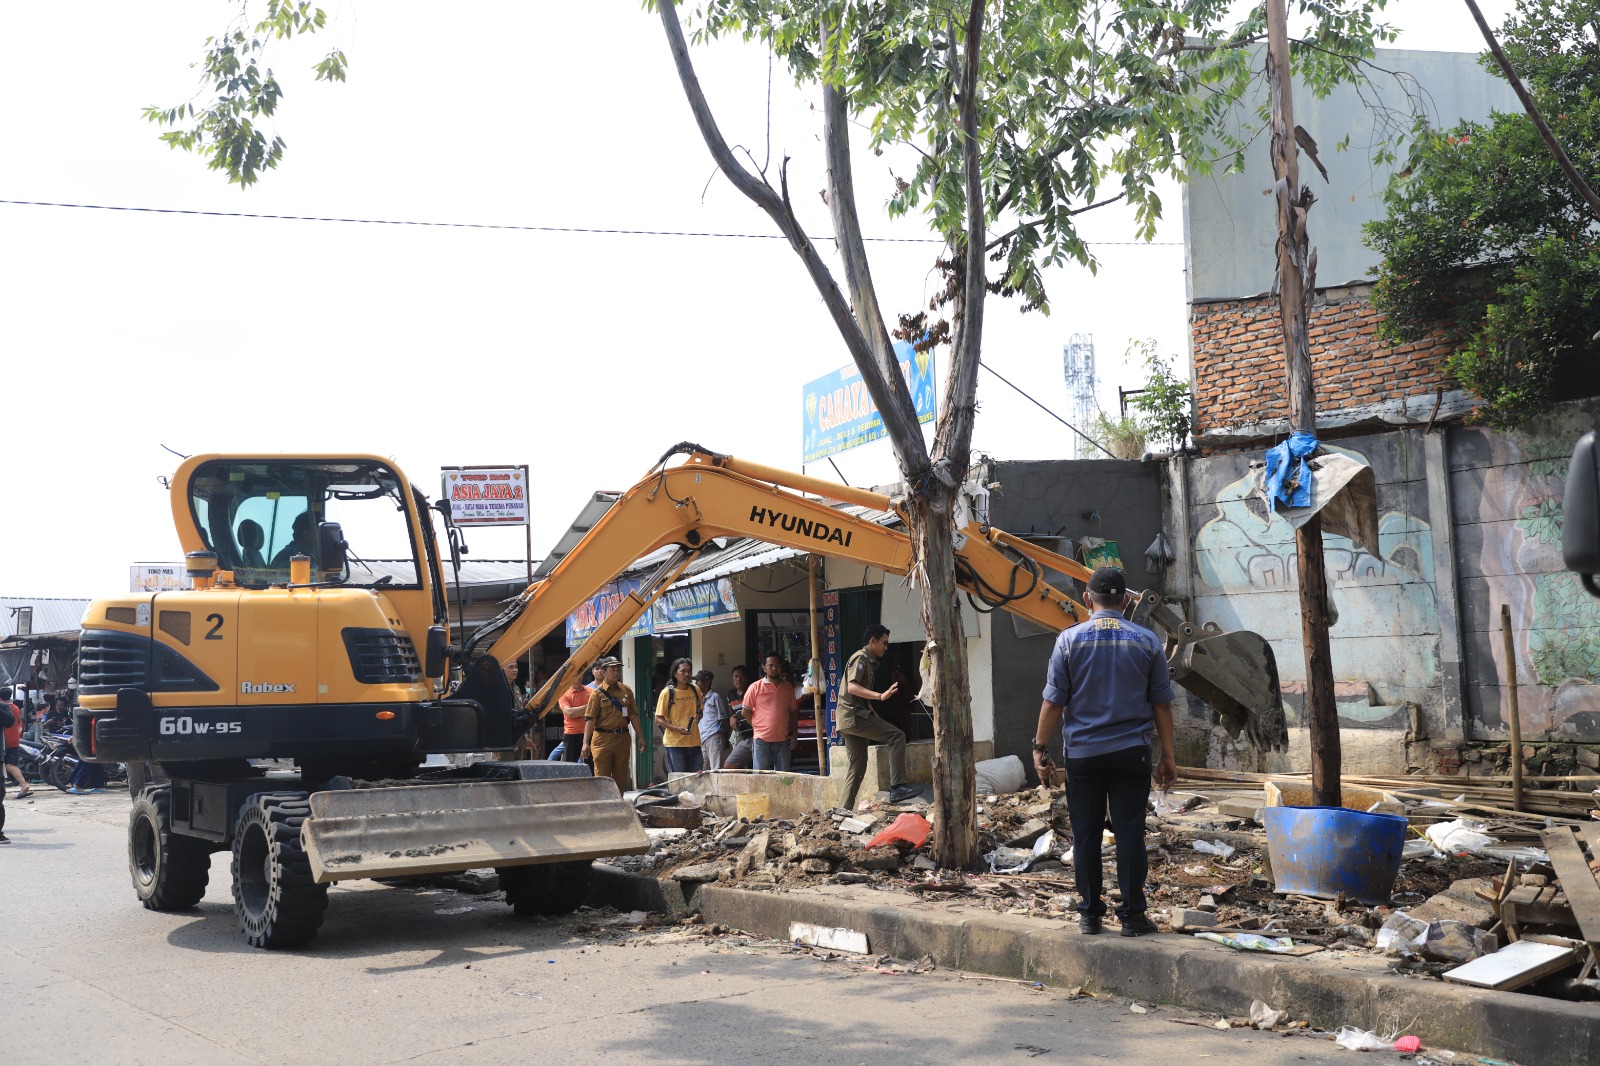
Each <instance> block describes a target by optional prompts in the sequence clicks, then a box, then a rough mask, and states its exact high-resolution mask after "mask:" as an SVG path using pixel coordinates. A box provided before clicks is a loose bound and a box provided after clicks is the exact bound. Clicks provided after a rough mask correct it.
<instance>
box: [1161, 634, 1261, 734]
mask: <svg viewBox="0 0 1600 1066" xmlns="http://www.w3.org/2000/svg"><path fill="white" fill-rule="evenodd" d="M1186 628H1187V627H1186ZM1191 632H1192V631H1191ZM1168 665H1169V666H1170V667H1171V668H1172V680H1173V681H1175V682H1177V683H1178V684H1180V685H1182V686H1183V687H1184V688H1186V689H1188V690H1189V691H1190V692H1193V693H1194V694H1195V695H1196V696H1199V697H1200V698H1201V699H1203V700H1205V701H1206V702H1207V703H1208V704H1210V705H1211V706H1212V708H1214V709H1215V710H1216V712H1217V714H1218V716H1219V720H1220V721H1221V723H1222V725H1223V727H1224V728H1226V729H1227V730H1228V733H1229V735H1230V736H1232V737H1233V738H1234V739H1236V740H1237V739H1238V737H1239V734H1240V733H1244V734H1245V735H1246V736H1247V737H1248V738H1249V741H1250V743H1251V744H1252V745H1253V746H1254V747H1256V748H1258V749H1259V750H1261V751H1268V750H1271V751H1284V750H1285V749H1287V748H1288V746H1289V726H1288V723H1287V722H1286V721H1285V720H1284V715H1283V697H1282V694H1281V693H1280V692H1279V690H1278V660H1277V658H1276V657H1275V656H1274V655H1273V654H1272V645H1270V644H1268V643H1267V642H1266V640H1265V639H1264V638H1263V637H1262V636H1261V635H1260V634H1258V633H1251V632H1248V631H1245V630H1239V631H1236V632H1231V633H1224V632H1220V631H1217V630H1215V629H1210V628H1207V629H1204V630H1201V631H1199V632H1193V635H1192V636H1188V637H1187V638H1186V639H1184V640H1183V641H1182V642H1181V643H1180V644H1179V645H1178V647H1177V648H1176V649H1175V651H1174V652H1173V655H1172V658H1171V659H1170V660H1169V661H1168Z"/></svg>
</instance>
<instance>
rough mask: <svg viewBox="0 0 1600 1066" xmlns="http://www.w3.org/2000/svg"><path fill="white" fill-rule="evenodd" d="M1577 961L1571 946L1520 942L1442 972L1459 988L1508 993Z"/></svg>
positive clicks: (1573, 948) (1530, 941)
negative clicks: (1466, 987) (1467, 987)
mask: <svg viewBox="0 0 1600 1066" xmlns="http://www.w3.org/2000/svg"><path fill="white" fill-rule="evenodd" d="M1576 959H1577V951H1576V949H1575V947H1574V946H1572V945H1568V946H1563V945H1559V944H1544V943H1539V942H1537V941H1533V940H1519V941H1517V942H1516V943H1515V944H1508V945H1507V946H1506V947H1503V948H1501V949H1500V950H1499V951H1496V952H1494V953H1493V954H1491V955H1485V956H1483V958H1481V959H1473V960H1472V961H1471V962H1469V963H1467V964H1466V965H1464V966H1457V967H1456V968H1455V969H1453V970H1447V971H1445V973H1444V979H1445V980H1446V981H1450V982H1452V983H1454V984H1458V985H1472V986H1473V987H1475V988H1493V989H1497V990H1499V991H1502V992H1508V991H1511V990H1512V989H1516V988H1521V987H1522V986H1523V985H1530V984H1532V983H1533V982H1535V981H1537V980H1539V978H1541V977H1547V976H1549V975H1550V974H1553V973H1555V972H1556V971H1557V970H1561V969H1564V968H1566V967H1567V966H1570V965H1571V964H1572V963H1573V962H1574V961H1576Z"/></svg>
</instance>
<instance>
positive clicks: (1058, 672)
mask: <svg viewBox="0 0 1600 1066" xmlns="http://www.w3.org/2000/svg"><path fill="white" fill-rule="evenodd" d="M1084 600H1085V603H1086V604H1087V606H1088V607H1089V608H1090V610H1092V611H1093V612H1094V613H1093V614H1092V615H1091V616H1090V617H1089V620H1088V621H1087V622H1082V623H1079V624H1078V625H1075V626H1073V627H1072V628H1071V629H1068V630H1065V631H1063V632H1062V634H1061V635H1060V636H1059V637H1057V638H1056V643H1055V647H1054V648H1053V649H1052V650H1051V652H1050V665H1049V668H1048V670H1047V671H1046V675H1045V686H1044V702H1043V703H1042V704H1040V706H1039V725H1038V729H1037V731H1036V732H1035V733H1034V744H1033V764H1034V767H1035V768H1036V769H1037V770H1038V771H1039V779H1040V780H1041V781H1048V780H1049V779H1050V771H1051V770H1052V769H1054V766H1053V762H1052V759H1051V757H1050V750H1051V746H1052V743H1053V742H1054V741H1055V738H1056V731H1057V730H1058V729H1059V730H1062V732H1063V733H1064V734H1065V735H1064V744H1063V756H1064V758H1065V762H1066V768H1067V814H1068V817H1069V818H1070V819H1071V821H1072V863H1073V866H1074V868H1075V870H1076V876H1077V885H1078V895H1079V897H1080V899H1081V901H1080V902H1079V904H1078V928H1079V930H1080V931H1082V932H1084V933H1089V934H1094V933H1098V932H1100V920H1101V917H1102V916H1103V915H1104V914H1105V912H1106V904H1105V900H1103V899H1101V898H1100V896H1101V891H1102V888H1103V878H1102V870H1101V862H1100V837H1101V831H1102V827H1103V826H1104V825H1105V819H1106V808H1107V806H1109V807H1110V810H1111V832H1112V834H1113V835H1114V836H1115V837H1116V840H1117V885H1118V887H1119V888H1121V890H1122V903H1121V905H1120V906H1118V907H1117V918H1118V919H1119V920H1120V921H1121V923H1122V935H1123V936H1143V935H1144V934H1145V933H1151V932H1154V931H1155V926H1153V925H1151V924H1150V920H1149V919H1148V918H1146V917H1145V898H1144V882H1145V877H1146V875H1147V874H1148V873H1149V860H1148V859H1147V857H1146V856H1145V850H1144V812H1145V805H1146V803H1148V802H1149V800H1150V777H1151V773H1150V744H1149V739H1148V738H1149V734H1150V727H1151V726H1152V725H1154V726H1155V731H1156V734H1157V735H1158V736H1159V737H1160V739H1161V759H1160V761H1159V762H1158V763H1157V764H1156V768H1155V779H1156V783H1157V784H1158V785H1160V786H1161V787H1162V788H1166V787H1167V786H1169V785H1171V784H1172V782H1173V781H1174V780H1175V779H1176V778H1177V776H1178V767H1177V762H1176V760H1175V759H1174V758H1173V754H1172V681H1171V678H1170V673H1169V671H1168V670H1167V659H1166V655H1165V649H1164V647H1163V645H1162V642H1161V638H1160V637H1157V636H1156V635H1155V634H1154V633H1152V632H1151V631H1150V630H1148V629H1146V628H1144V627H1143V626H1139V625H1135V624H1134V623H1132V622H1130V621H1128V620H1127V619H1126V618H1124V617H1123V616H1122V611H1123V608H1124V607H1125V606H1126V605H1127V602H1128V579H1127V576H1126V575H1125V574H1123V572H1122V571H1121V570H1118V569H1117V568H1116V567H1111V566H1102V567H1100V568H1099V569H1098V570H1096V571H1095V572H1094V573H1093V574H1091V575H1090V577H1089V586H1088V592H1087V594H1086V595H1085V597H1084Z"/></svg>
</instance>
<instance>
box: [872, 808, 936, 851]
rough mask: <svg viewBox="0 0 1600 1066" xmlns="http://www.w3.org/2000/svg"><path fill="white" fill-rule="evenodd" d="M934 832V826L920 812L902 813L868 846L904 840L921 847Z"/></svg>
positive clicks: (880, 845) (878, 845) (874, 846)
mask: <svg viewBox="0 0 1600 1066" xmlns="http://www.w3.org/2000/svg"><path fill="white" fill-rule="evenodd" d="M931 832H933V826H932V825H931V824H929V822H928V820H927V819H926V818H924V817H923V816H922V815H920V814H902V815H901V816H900V817H898V818H896V819H895V820H894V821H892V822H890V823H889V826H888V828H886V829H884V830H883V832H881V833H879V834H878V835H877V836H875V837H873V838H872V839H871V840H870V841H868V843H867V847H869V848H876V847H882V846H883V845H884V844H893V843H894V842H895V841H897V840H903V841H905V842H906V843H907V844H910V845H911V846H912V847H914V848H920V847H922V845H924V844H926V843H927V842H928V834H929V833H931Z"/></svg>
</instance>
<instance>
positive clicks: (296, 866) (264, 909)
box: [233, 792, 328, 948]
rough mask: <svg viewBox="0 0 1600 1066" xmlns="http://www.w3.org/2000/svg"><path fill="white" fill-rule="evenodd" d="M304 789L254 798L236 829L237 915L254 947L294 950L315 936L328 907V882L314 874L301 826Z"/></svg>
mask: <svg viewBox="0 0 1600 1066" xmlns="http://www.w3.org/2000/svg"><path fill="white" fill-rule="evenodd" d="M310 813H311V805H310V803H308V802H307V799H306V794H305V793H304V792H266V793H261V794H259V795H256V796H252V797H250V800H249V801H248V802H247V803H246V804H245V805H244V809H243V810H241V811H240V812H239V821H238V824H237V825H236V826H235V827H234V832H233V913H234V914H235V915H236V916H237V917H238V919H239V931H240V932H241V933H243V934H244V938H245V940H246V941H248V942H249V944H250V946H251V947H257V948H292V947H298V946H299V945H301V944H304V943H305V942H306V941H308V940H310V939H311V938H312V937H313V936H315V935H316V933H317V928H318V927H319V926H321V925H322V912H323V911H324V910H326V909H327V907H328V886H327V885H319V884H317V883H316V882H315V881H313V880H312V878H311V863H310V861H309V860H308V859H307V858H306V853H305V848H304V847H303V846H302V845H301V843H300V824H301V823H302V822H304V821H305V820H306V818H307V816H308V815H310Z"/></svg>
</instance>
